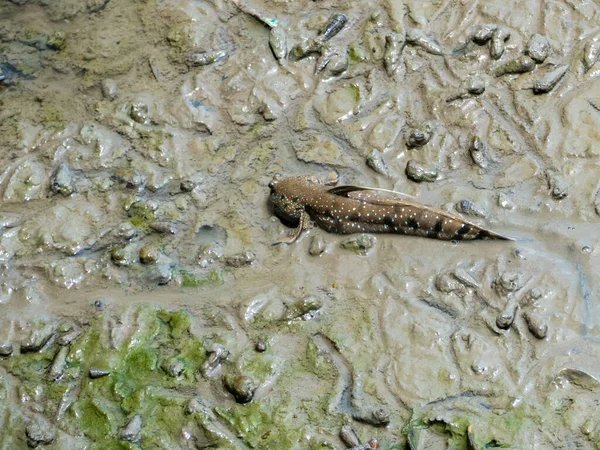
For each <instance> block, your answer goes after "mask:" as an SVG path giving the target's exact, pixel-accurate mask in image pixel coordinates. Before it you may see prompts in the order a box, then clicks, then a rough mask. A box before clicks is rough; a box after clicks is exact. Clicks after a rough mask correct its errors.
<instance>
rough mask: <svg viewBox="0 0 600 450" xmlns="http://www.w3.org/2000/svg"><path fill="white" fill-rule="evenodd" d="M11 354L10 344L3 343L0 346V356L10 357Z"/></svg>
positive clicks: (11, 347) (11, 346)
mask: <svg viewBox="0 0 600 450" xmlns="http://www.w3.org/2000/svg"><path fill="white" fill-rule="evenodd" d="M12 352H13V345H12V343H11V342H3V343H1V344H0V356H10V355H12Z"/></svg>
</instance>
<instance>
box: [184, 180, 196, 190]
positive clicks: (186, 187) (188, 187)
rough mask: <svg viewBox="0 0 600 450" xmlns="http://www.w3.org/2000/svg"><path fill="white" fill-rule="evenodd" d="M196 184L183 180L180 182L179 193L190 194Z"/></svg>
mask: <svg viewBox="0 0 600 450" xmlns="http://www.w3.org/2000/svg"><path fill="white" fill-rule="evenodd" d="M197 185H198V184H197V183H196V182H194V181H192V180H183V181H182V182H181V186H180V189H181V192H192V191H193V190H194V189H195V188H196V186H197Z"/></svg>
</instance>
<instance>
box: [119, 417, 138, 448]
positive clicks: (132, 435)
mask: <svg viewBox="0 0 600 450" xmlns="http://www.w3.org/2000/svg"><path fill="white" fill-rule="evenodd" d="M141 432H142V416H140V415H135V416H134V417H133V419H131V421H130V422H129V423H128V424H127V425H126V426H125V428H123V429H122V430H121V433H119V437H120V438H121V440H122V441H126V442H132V443H135V442H139V441H140V439H141V438H142V436H141Z"/></svg>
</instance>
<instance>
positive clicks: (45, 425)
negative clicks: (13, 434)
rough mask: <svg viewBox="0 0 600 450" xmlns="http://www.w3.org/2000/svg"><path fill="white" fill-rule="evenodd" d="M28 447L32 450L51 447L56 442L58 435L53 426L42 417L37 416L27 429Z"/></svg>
mask: <svg viewBox="0 0 600 450" xmlns="http://www.w3.org/2000/svg"><path fill="white" fill-rule="evenodd" d="M25 434H26V436H27V445H28V446H29V447H32V448H36V447H39V446H41V445H50V444H51V443H52V442H54V439H55V437H56V434H55V432H54V430H53V429H52V425H51V424H50V422H48V420H46V419H45V418H44V417H42V416H35V417H34V418H33V419H31V421H30V422H29V423H28V424H27V427H26V428H25Z"/></svg>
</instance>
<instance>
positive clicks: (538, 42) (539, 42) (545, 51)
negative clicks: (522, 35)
mask: <svg viewBox="0 0 600 450" xmlns="http://www.w3.org/2000/svg"><path fill="white" fill-rule="evenodd" d="M526 52H527V54H528V55H529V56H530V57H531V58H532V59H533V60H534V61H535V62H536V63H538V64H541V63H543V62H544V61H545V60H546V58H547V57H548V55H549V54H550V42H548V38H547V37H546V36H542V35H541V34H534V35H533V36H532V37H531V39H530V40H529V42H528V43H527V49H526Z"/></svg>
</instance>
